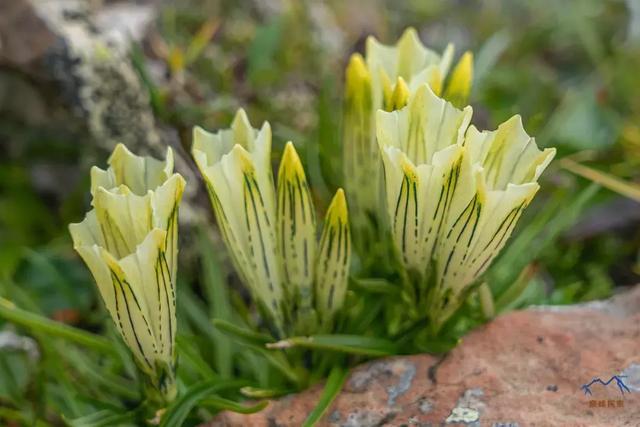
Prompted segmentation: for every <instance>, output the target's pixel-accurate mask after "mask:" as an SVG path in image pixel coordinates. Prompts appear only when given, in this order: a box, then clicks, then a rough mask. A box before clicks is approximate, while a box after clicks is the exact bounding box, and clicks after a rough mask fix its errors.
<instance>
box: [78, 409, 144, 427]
mask: <svg viewBox="0 0 640 427" xmlns="http://www.w3.org/2000/svg"><path fill="white" fill-rule="evenodd" d="M138 416H139V414H138V411H137V410H135V411H130V412H125V413H116V412H114V411H111V410H102V411H97V412H94V413H93V414H90V415H87V416H84V417H80V418H75V419H73V420H67V423H68V424H69V426H71V427H109V426H115V425H118V426H123V427H124V426H134V425H136V419H137V418H138Z"/></svg>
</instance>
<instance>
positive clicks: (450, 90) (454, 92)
mask: <svg viewBox="0 0 640 427" xmlns="http://www.w3.org/2000/svg"><path fill="white" fill-rule="evenodd" d="M472 83H473V54H472V53H471V52H465V53H464V54H463V55H462V57H461V58H460V61H458V64H457V65H456V66H455V68H454V69H453V72H452V73H451V76H450V77H449V82H448V84H447V88H446V90H445V91H444V98H445V99H446V100H447V101H449V102H451V103H452V104H453V105H455V106H457V107H462V106H464V105H466V103H467V100H468V99H469V94H470V93H471V84H472Z"/></svg>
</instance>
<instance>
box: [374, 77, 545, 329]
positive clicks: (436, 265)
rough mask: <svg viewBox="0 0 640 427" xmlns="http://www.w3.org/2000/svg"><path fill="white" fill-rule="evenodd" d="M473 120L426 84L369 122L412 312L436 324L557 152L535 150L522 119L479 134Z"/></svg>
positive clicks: (501, 240)
mask: <svg viewBox="0 0 640 427" xmlns="http://www.w3.org/2000/svg"><path fill="white" fill-rule="evenodd" d="M471 115H472V109H471V107H466V108H465V109H463V110H459V109H457V108H456V107H454V106H453V105H451V104H450V103H448V102H447V101H445V100H443V99H441V98H438V97H437V96H436V95H435V94H434V93H433V91H432V89H431V88H430V87H429V86H428V85H426V84H425V85H423V86H421V87H420V88H418V89H417V90H416V92H415V93H414V94H413V95H412V96H411V97H410V99H409V102H408V105H407V106H406V107H404V108H402V109H401V110H399V111H394V112H385V111H379V112H378V116H377V136H378V143H379V146H380V151H381V153H382V158H383V161H384V178H385V186H386V196H387V200H386V209H387V213H388V217H389V221H390V225H391V229H392V234H393V238H394V244H395V247H396V249H397V251H398V253H399V255H400V258H401V261H402V263H403V264H404V267H405V269H406V270H407V271H408V272H409V273H410V276H411V277H413V278H414V279H415V283H416V284H417V286H416V288H415V289H414V290H413V291H414V292H415V295H414V297H415V301H416V307H417V310H418V311H419V312H420V311H422V315H425V314H426V315H428V316H431V317H432V318H433V319H434V321H435V322H438V323H441V322H444V321H445V320H446V319H447V318H448V317H450V316H451V314H453V312H455V310H456V309H457V308H458V307H459V306H460V304H461V302H462V301H463V298H464V296H465V291H467V290H468V289H469V287H470V286H471V285H472V284H473V283H474V282H476V280H477V279H478V278H479V276H480V275H481V274H482V273H483V272H484V271H486V269H487V267H489V265H490V264H491V261H492V260H493V259H494V258H495V257H496V255H497V254H498V253H499V251H500V249H502V247H503V246H504V244H505V242H506V241H507V239H508V238H509V235H510V234H511V232H512V231H513V229H514V227H515V225H516V223H517V220H518V218H519V217H520V215H521V214H522V212H523V211H524V209H525V208H526V207H527V206H528V205H529V203H530V202H531V200H532V199H533V197H534V195H535V194H536V192H537V191H538V188H539V185H538V183H537V180H538V177H539V176H540V174H541V173H542V172H543V171H544V169H545V168H546V167H547V165H548V164H549V162H551V160H552V158H553V156H554V154H555V149H553V148H548V149H545V150H543V151H541V150H539V149H538V147H537V146H536V142H535V139H534V138H531V137H530V136H529V135H527V133H526V132H525V131H524V129H523V127H522V120H521V118H520V116H514V117H512V118H511V119H509V120H508V121H506V122H505V123H503V124H501V125H500V126H499V127H498V129H497V130H495V131H482V132H480V131H478V130H477V129H476V128H475V126H469V123H470V120H471ZM418 315H420V313H418Z"/></svg>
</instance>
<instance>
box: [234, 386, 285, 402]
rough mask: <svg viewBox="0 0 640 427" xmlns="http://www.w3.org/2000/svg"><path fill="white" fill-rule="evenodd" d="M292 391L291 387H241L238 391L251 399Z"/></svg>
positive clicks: (265, 397)
mask: <svg viewBox="0 0 640 427" xmlns="http://www.w3.org/2000/svg"><path fill="white" fill-rule="evenodd" d="M293 391H294V390H291V389H281V388H257V387H242V388H241V389H240V393H242V395H243V396H246V397H249V398H251V399H270V398H274V397H279V396H284V395H285V394H289V393H293Z"/></svg>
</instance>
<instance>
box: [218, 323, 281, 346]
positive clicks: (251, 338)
mask: <svg viewBox="0 0 640 427" xmlns="http://www.w3.org/2000/svg"><path fill="white" fill-rule="evenodd" d="M213 326H215V327H216V328H217V329H219V330H220V331H222V332H224V333H225V334H227V335H230V336H231V337H233V338H235V339H237V340H238V341H240V342H241V343H243V344H248V345H253V346H258V347H260V348H263V349H264V348H265V347H264V346H265V344H267V343H269V342H271V341H273V338H271V337H270V336H269V335H266V334H261V333H260V332H255V331H252V330H250V329H246V328H243V327H241V326H238V325H234V324H233V323H230V322H227V321H226V320H222V319H213Z"/></svg>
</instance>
